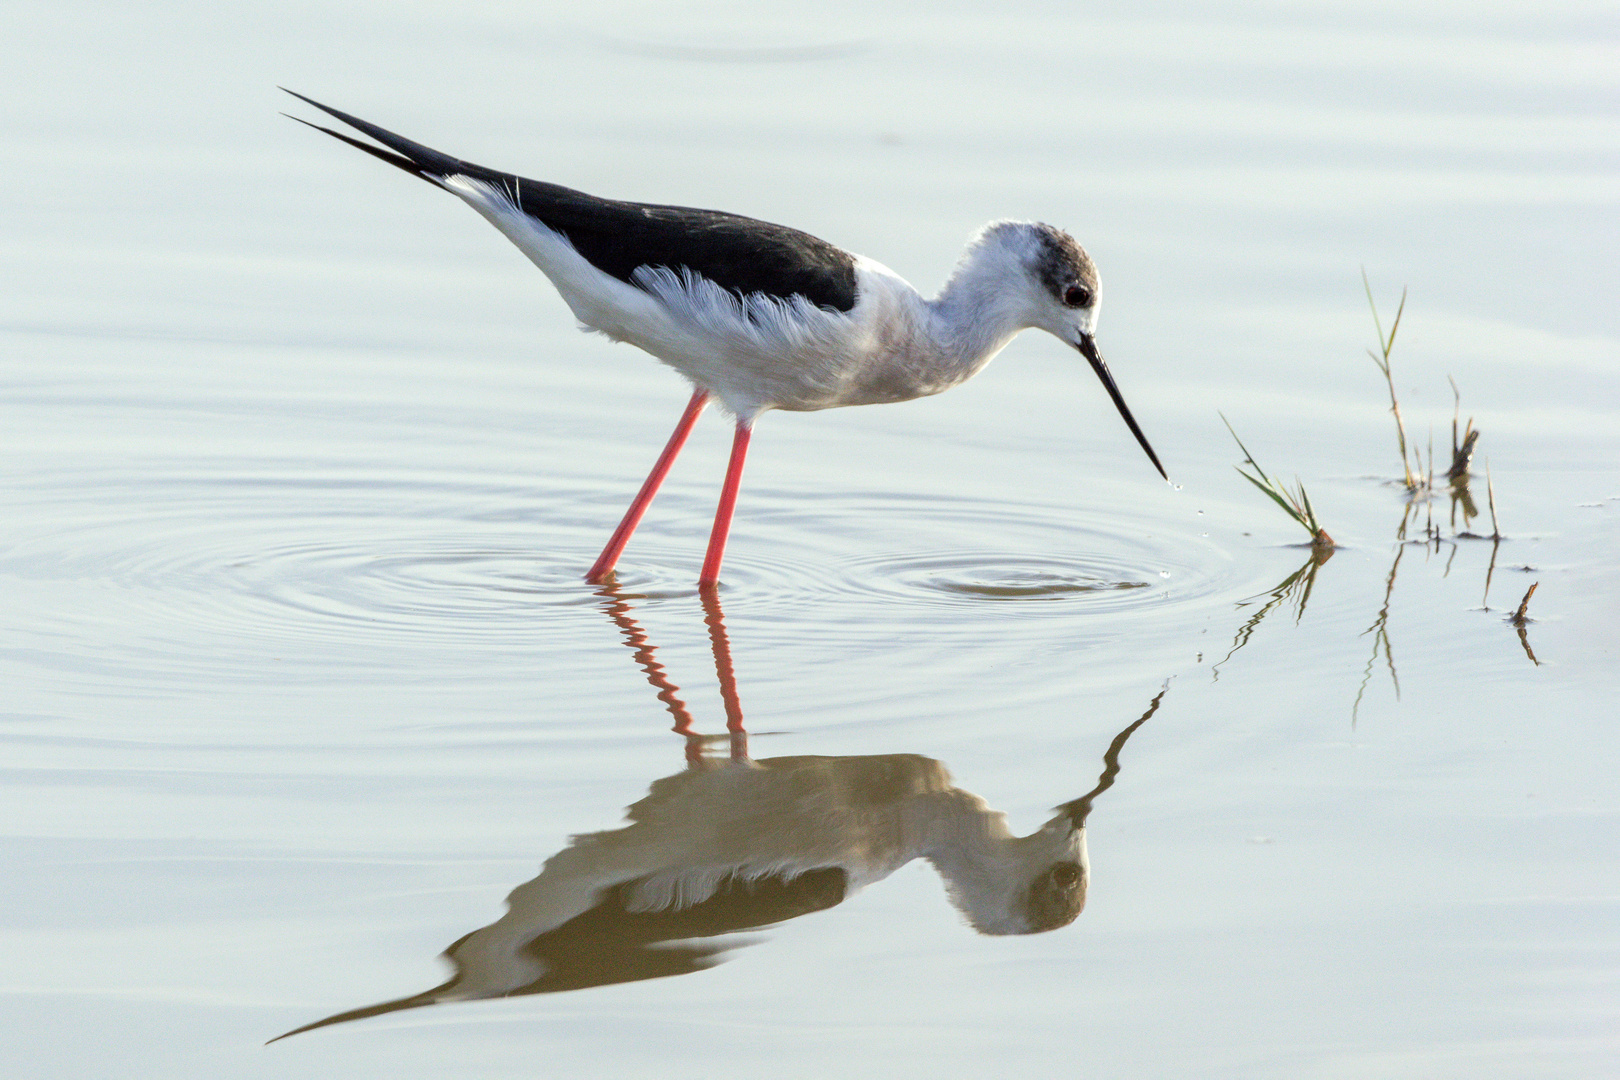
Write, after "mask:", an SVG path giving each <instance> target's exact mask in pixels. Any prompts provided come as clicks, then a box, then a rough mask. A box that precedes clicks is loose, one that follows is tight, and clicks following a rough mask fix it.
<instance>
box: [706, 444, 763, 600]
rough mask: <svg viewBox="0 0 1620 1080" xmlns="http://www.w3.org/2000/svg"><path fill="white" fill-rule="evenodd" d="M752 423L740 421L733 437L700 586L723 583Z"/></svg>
mask: <svg viewBox="0 0 1620 1080" xmlns="http://www.w3.org/2000/svg"><path fill="white" fill-rule="evenodd" d="M753 430H754V429H753V427H752V425H751V424H749V423H748V422H746V421H743V420H739V421H737V434H736V435H734V436H733V437H732V440H731V463H730V464H729V465H727V466H726V483H725V486H724V487H722V488H721V489H720V505H719V507H718V508H716V510H715V512H714V529H713V531H711V532H710V533H709V553H708V554H707V555H705V556H704V557H703V573H702V574H701V575H699V576H698V587H699V588H704V587H707V586H713V585H718V584H719V583H720V560H722V559H724V558H725V557H726V537H727V536H729V535H731V514H732V511H734V510H736V509H737V488H738V487H739V486H740V485H741V484H742V471H743V459H744V458H746V457H747V456H748V438H749V436H750V435H752V434H753Z"/></svg>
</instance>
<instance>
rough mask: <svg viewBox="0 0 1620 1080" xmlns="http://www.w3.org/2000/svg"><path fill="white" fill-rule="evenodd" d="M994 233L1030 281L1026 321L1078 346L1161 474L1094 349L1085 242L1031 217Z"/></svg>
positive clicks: (1091, 279) (1090, 268)
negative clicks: (1029, 303)
mask: <svg viewBox="0 0 1620 1080" xmlns="http://www.w3.org/2000/svg"><path fill="white" fill-rule="evenodd" d="M997 233H1000V234H1001V235H1000V236H999V237H998V239H999V240H1000V241H1001V242H1002V244H1003V245H1005V247H1007V248H1008V249H1010V250H1012V251H1015V252H1016V253H1017V257H1018V259H1019V261H1020V262H1021V263H1022V264H1023V267H1024V270H1025V272H1026V273H1027V274H1028V275H1029V281H1030V286H1031V294H1032V296H1031V310H1030V312H1029V314H1028V316H1027V318H1028V322H1029V325H1030V326H1033V327H1037V328H1039V329H1041V330H1045V331H1046V332H1047V333H1049V334H1051V335H1053V336H1054V337H1056V338H1058V340H1060V341H1063V342H1065V343H1066V344H1068V345H1071V346H1073V347H1074V348H1076V349H1078V350H1079V351H1080V355H1082V356H1084V357H1085V358H1086V361H1087V362H1088V363H1090V364H1091V370H1092V371H1095V372H1096V373H1097V378H1098V379H1100V380H1102V384H1103V388H1104V389H1105V390H1107V391H1108V396H1109V397H1110V398H1112V399H1113V401H1114V407H1115V408H1117V409H1118V410H1119V415H1120V416H1121V417H1122V418H1123V419H1124V421H1125V426H1126V427H1128V428H1130V429H1131V434H1132V435H1135V436H1136V441H1137V442H1138V443H1141V444H1142V449H1143V450H1145V451H1147V456H1148V460H1150V461H1152V462H1153V467H1154V468H1155V469H1158V470H1159V475H1160V476H1163V477H1164V478H1165V479H1166V480H1168V479H1169V476H1168V475H1166V473H1165V471H1164V466H1163V465H1161V464H1160V463H1159V455H1158V454H1155V453H1154V452H1153V447H1152V446H1150V445H1148V441H1147V436H1146V435H1143V434H1142V429H1141V428H1140V427H1138V426H1137V423H1136V418H1135V417H1134V416H1132V415H1131V410H1130V408H1129V407H1128V406H1126V404H1125V398H1124V397H1123V396H1121V394H1120V392H1119V387H1118V386H1116V385H1114V376H1113V375H1112V374H1111V373H1110V372H1109V370H1108V365H1107V364H1106V363H1104V362H1103V358H1102V354H1101V353H1100V352H1098V351H1097V337H1096V335H1097V301H1098V286H1097V264H1096V263H1093V262H1092V261H1091V256H1089V255H1087V254H1086V250H1085V248H1083V247H1081V246H1080V245H1079V244H1078V243H1076V242H1075V239H1074V237H1072V236H1070V235H1069V234H1068V233H1066V232H1064V231H1063V230H1062V229H1059V228H1055V227H1053V226H1051V225H1046V224H1043V223H1041V222H1033V221H1016V222H1015V221H1003V222H997V223H995V224H994V225H991V226H990V227H989V228H988V229H986V234H987V235H994V234H997Z"/></svg>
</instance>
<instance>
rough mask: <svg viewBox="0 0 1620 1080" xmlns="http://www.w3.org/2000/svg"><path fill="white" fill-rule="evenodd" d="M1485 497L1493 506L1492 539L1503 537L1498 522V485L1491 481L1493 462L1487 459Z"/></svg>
mask: <svg viewBox="0 0 1620 1080" xmlns="http://www.w3.org/2000/svg"><path fill="white" fill-rule="evenodd" d="M1485 499H1486V501H1487V502H1488V503H1489V504H1490V507H1491V539H1492V540H1501V539H1502V527H1501V526H1500V525H1498V524H1497V523H1496V485H1495V484H1493V483H1491V462H1490V459H1489V458H1487V459H1486V460H1485Z"/></svg>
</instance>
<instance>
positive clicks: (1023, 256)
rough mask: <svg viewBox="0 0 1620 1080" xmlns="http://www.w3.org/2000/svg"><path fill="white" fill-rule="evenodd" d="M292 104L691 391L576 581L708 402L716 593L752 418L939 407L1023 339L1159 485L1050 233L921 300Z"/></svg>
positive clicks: (820, 243) (768, 227)
mask: <svg viewBox="0 0 1620 1080" xmlns="http://www.w3.org/2000/svg"><path fill="white" fill-rule="evenodd" d="M287 92H288V93H290V94H293V96H294V97H296V98H298V99H299V100H301V101H304V102H307V103H308V104H310V105H312V106H314V107H315V108H317V109H320V110H321V111H322V112H324V113H326V114H328V115H329V116H333V117H336V118H337V119H338V120H341V121H342V122H343V123H345V124H347V125H348V126H350V127H352V128H354V129H355V130H356V131H359V132H361V133H362V134H365V135H368V136H370V137H371V138H372V139H375V140H376V141H377V142H379V143H381V144H382V146H373V145H371V144H370V143H365V142H362V141H360V140H359V139H355V138H353V137H351V136H348V135H344V134H341V133H339V132H336V131H333V130H332V129H331V128H327V127H322V126H321V125H319V124H309V121H307V120H299V122H300V123H305V124H309V126H310V127H313V128H315V129H317V130H319V131H324V132H326V133H327V134H328V135H331V136H333V137H334V138H338V139H342V140H343V141H344V142H346V143H348V144H349V145H351V146H354V147H357V148H359V149H361V150H364V151H365V152H366V153H368V154H372V155H373V156H375V157H378V158H381V159H382V160H383V161H386V162H388V163H389V164H390V165H395V166H397V167H399V168H401V169H403V170H405V171H406V172H408V173H410V174H411V175H413V176H417V177H420V178H421V179H423V180H426V181H428V182H429V183H431V184H433V185H435V186H437V187H441V188H443V189H445V190H446V191H448V192H450V193H451V194H453V195H457V196H459V197H460V198H461V199H462V200H464V201H465V202H466V203H467V204H468V205H470V206H471V207H472V208H473V209H474V210H477V211H478V212H479V213H480V214H482V215H483V216H484V217H485V218H486V219H487V220H488V221H489V222H490V223H491V224H492V225H494V226H495V227H496V228H497V229H499V230H500V231H501V232H502V233H503V234H505V236H506V238H507V239H508V240H511V241H512V243H514V244H516V245H517V246H518V248H519V250H521V251H522V252H523V253H524V254H525V255H527V256H528V257H529V258H530V259H531V260H532V261H533V262H534V264H535V265H536V266H538V267H539V268H540V269H541V270H542V271H544V272H545V275H546V276H547V277H548V278H550V279H551V283H552V284H553V285H555V286H556V288H557V291H558V292H559V293H561V294H562V298H563V300H564V301H565V302H566V303H567V304H568V306H569V308H570V309H572V311H573V313H574V316H575V317H576V318H577V319H578V320H579V321H580V323H581V324H582V325H583V327H584V328H586V329H589V330H595V331H598V332H600V333H602V334H605V335H606V336H607V337H609V338H611V339H613V340H615V341H627V342H629V343H631V344H632V345H636V346H638V347H640V348H641V349H644V350H645V351H647V352H649V353H651V354H652V355H653V356H655V357H657V358H658V359H659V360H662V361H663V362H664V363H666V364H668V365H669V366H670V367H672V368H674V369H675V370H676V371H678V372H680V373H681V374H682V375H684V376H685V377H686V378H687V379H688V380H689V381H690V382H691V383H692V386H693V392H692V398H691V400H690V401H689V402H688V403H687V406H686V411H685V413H683V414H682V416H681V419H680V422H679V423H678V424H676V426H675V431H674V434H672V435H671V436H670V438H669V443H668V444H667V445H666V446H665V447H664V452H663V453H662V454H661V455H660V456H659V458H658V461H657V463H656V464H655V465H654V466H653V470H652V472H651V473H650V474H649V475H648V477H647V480H646V482H645V483H643V484H642V486H641V491H640V492H639V493H638V494H637V495H636V497H635V500H634V501H633V502H631V504H630V509H629V510H627V511H626V512H625V515H624V519H623V520H622V521H620V522H619V527H618V528H617V529H615V530H614V532H613V536H612V537H611V538H610V539H609V540H608V544H607V547H606V548H604V549H603V551H602V554H601V557H600V558H598V559H597V560H596V562H595V564H594V565H592V566H591V568H590V570H589V571H588V572H587V573H586V575H585V577H586V580H587V581H592V582H599V581H602V580H603V579H605V578H606V577H607V576H608V575H609V574H611V573H612V571H613V567H614V565H615V564H616V563H617V562H618V559H619V556H620V554H621V553H623V551H624V547H625V545H626V544H627V543H628V542H629V540H630V534H631V533H633V532H634V531H635V528H636V526H637V525H638V524H639V523H640V522H641V518H642V515H643V514H645V513H646V511H647V507H648V505H649V504H650V503H651V502H652V500H653V496H654V495H656V494H657V493H658V488H659V486H660V485H661V484H662V483H663V481H664V477H665V475H666V474H667V473H668V472H669V468H670V466H671V465H672V464H673V463H674V461H675V457H676V455H677V454H679V453H680V451H681V447H682V446H684V445H685V444H686V438H687V436H688V434H690V433H691V430H692V425H693V424H694V423H696V421H697V418H698V416H699V414H701V413H702V411H703V409H704V407H705V406H706V405H708V403H709V401H710V400H711V399H713V398H718V399H719V400H720V403H721V405H722V406H724V407H725V409H726V410H727V411H728V412H730V413H731V415H732V416H733V417H734V418H735V420H736V425H737V427H736V434H735V436H734V438H733V441H732V448H731V460H730V463H729V465H728V466H727V468H726V479H725V484H724V486H723V487H722V488H721V493H720V505H719V507H718V508H717V510H716V511H715V516H714V528H713V530H712V531H711V532H710V534H709V547H708V553H707V554H706V556H705V557H704V560H703V570H702V573H701V574H700V576H699V578H698V583H699V585H701V586H713V585H715V584H717V583H718V582H719V580H720V562H721V559H722V558H723V557H724V555H725V549H726V536H727V534H728V533H729V532H730V530H731V518H732V513H733V511H734V510H735V508H736V503H737V489H738V485H739V484H740V483H741V480H742V468H743V460H744V458H745V457H746V456H747V453H748V441H749V438H750V436H751V435H752V433H753V428H754V421H755V420H756V419H757V418H758V417H759V415H760V414H761V413H763V412H765V411H766V410H768V409H787V410H790V411H797V412H808V411H813V410H816V409H832V408H837V407H839V406H842V405H875V404H879V403H882V402H888V401H909V400H911V399H912V398H919V397H925V396H927V395H929V394H937V393H939V392H940V391H942V390H948V389H950V388H951V387H953V386H955V385H956V384H958V383H960V382H963V381H964V380H966V379H969V378H971V377H972V376H973V375H975V374H976V373H977V372H978V371H979V370H980V369H981V368H983V367H984V365H985V364H987V363H989V361H990V358H991V357H993V356H995V354H996V353H998V352H1000V351H1001V349H1002V348H1003V347H1004V346H1005V345H1006V344H1007V343H1008V342H1009V341H1011V340H1012V339H1013V337H1014V336H1015V335H1016V334H1017V333H1018V332H1019V331H1021V330H1026V329H1030V328H1032V327H1034V328H1039V329H1041V330H1045V331H1047V332H1048V333H1050V334H1053V335H1054V336H1056V337H1057V338H1058V339H1060V340H1062V341H1065V342H1067V343H1068V344H1070V345H1072V346H1074V347H1075V348H1076V349H1078V350H1079V351H1080V353H1081V355H1083V356H1084V357H1085V358H1086V359H1087V360H1088V361H1089V362H1090V363H1091V368H1092V370H1093V371H1095V372H1096V373H1097V377H1098V378H1099V379H1101V380H1102V384H1103V386H1104V388H1105V389H1107V391H1108V396H1109V397H1111V398H1113V401H1114V405H1115V406H1116V407H1117V408H1118V409H1119V414H1120V416H1121V417H1123V418H1124V420H1125V424H1126V426H1128V427H1129V428H1130V429H1131V434H1133V435H1135V436H1136V441H1137V442H1139V443H1141V444H1142V449H1143V450H1145V451H1147V455H1148V458H1149V459H1150V460H1151V461H1152V462H1153V467H1154V468H1156V469H1158V470H1159V475H1161V476H1165V471H1164V466H1163V465H1161V464H1159V457H1158V455H1157V454H1155V453H1154V452H1153V447H1151V446H1149V445H1148V441H1147V437H1146V436H1145V435H1143V434H1142V429H1141V428H1140V427H1138V426H1137V423H1136V419H1135V418H1134V417H1132V416H1131V411H1130V409H1129V408H1127V407H1126V405H1125V399H1124V398H1123V397H1122V396H1121V395H1120V392H1119V388H1118V387H1116V386H1115V385H1114V378H1113V376H1112V375H1111V374H1110V373H1109V371H1108V365H1107V364H1105V363H1103V358H1102V355H1101V354H1100V353H1098V351H1097V343H1096V340H1095V338H1094V336H1093V335H1094V333H1095V331H1096V326H1097V268H1096V266H1095V265H1094V264H1093V263H1092V261H1091V258H1090V256H1088V255H1087V254H1086V253H1085V250H1084V249H1082V248H1081V247H1080V245H1079V244H1077V243H1076V242H1075V240H1074V238H1073V237H1071V236H1070V235H1069V234H1068V233H1066V232H1064V231H1063V230H1061V229H1057V228H1054V227H1052V226H1051V225H1045V224H1041V223H1039V222H1032V221H996V222H992V223H991V224H989V225H986V226H985V227H984V228H983V229H982V230H981V231H980V232H979V234H978V235H977V236H976V237H975V238H974V239H973V240H972V242H971V243H969V245H968V247H967V250H966V251H965V252H964V253H963V255H962V258H961V261H960V262H959V263H958V264H957V267H956V271H955V272H954V273H953V274H952V275H951V278H950V280H949V281H948V282H947V283H946V285H945V287H944V289H942V290H941V291H940V294H939V296H937V297H935V298H934V299H933V300H928V299H925V298H924V297H923V296H922V295H921V294H919V293H918V292H917V290H916V289H914V288H912V287H911V286H910V285H909V284H907V283H906V281H905V280H903V279H902V278H901V277H900V276H899V275H897V274H895V273H894V271H892V270H890V269H889V268H888V267H886V266H883V265H882V264H880V263H877V262H874V261H872V260H871V259H868V258H866V257H864V256H861V255H855V254H852V253H850V252H848V251H845V250H843V249H842V248H839V247H836V246H834V245H832V244H829V243H828V242H827V241H825V240H820V239H817V238H816V237H814V236H811V235H810V234H808V233H804V232H800V231H799V230H797V229H791V228H788V227H787V226H785V225H773V224H771V223H770V222H767V221H756V220H755V219H753V218H747V217H742V216H740V215H738V214H728V213H723V212H721V211H718V210H694V209H691V208H688V207H682V206H658V205H651V204H646V203H633V202H620V201H618V200H615V199H602V198H598V197H597V196H594V195H587V194H585V193H584V192H581V191H574V190H572V189H570V188H565V187H560V186H558V185H557V184H548V183H544V182H541V181H537V180H528V179H525V178H523V177H521V176H516V175H514V174H512V173H503V172H496V171H495V170H493V169H486V168H484V167H483V166H481V165H474V164H472V163H470V162H466V161H461V160H459V159H457V158H453V157H450V156H448V155H446V154H441V153H439V152H438V151H437V150H430V149H429V148H427V147H426V146H423V145H421V144H420V143H415V142H412V141H411V140H409V139H406V138H402V137H401V136H399V135H395V134H394V133H393V132H391V131H386V130H384V129H383V128H380V127H378V126H377V125H375V124H371V123H367V122H366V121H364V120H361V119H359V118H357V117H354V116H350V115H349V114H348V113H345V112H339V111H338V110H337V109H334V108H331V107H330V106H327V105H322V104H321V103H320V102H318V101H314V100H311V99H310V98H307V97H304V96H303V95H302V94H297V93H293V92H292V91H290V90H289V91H287ZM292 119H295V120H298V119H299V118H298V117H292ZM1166 479H1168V476H1166Z"/></svg>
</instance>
